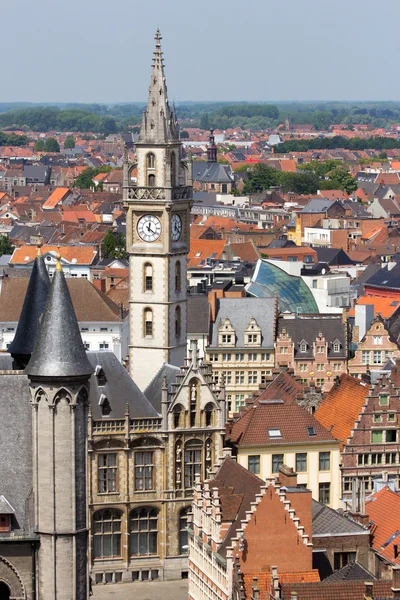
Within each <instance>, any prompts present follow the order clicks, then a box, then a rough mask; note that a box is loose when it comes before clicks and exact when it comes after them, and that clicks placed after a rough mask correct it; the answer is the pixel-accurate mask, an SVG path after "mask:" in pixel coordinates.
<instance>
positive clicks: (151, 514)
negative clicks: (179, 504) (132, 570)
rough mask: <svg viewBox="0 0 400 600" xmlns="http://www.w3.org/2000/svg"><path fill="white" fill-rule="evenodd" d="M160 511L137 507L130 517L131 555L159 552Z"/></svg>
mask: <svg viewBox="0 0 400 600" xmlns="http://www.w3.org/2000/svg"><path fill="white" fill-rule="evenodd" d="M157 528H158V511H157V510H156V509H155V508H147V507H143V508H136V509H135V510H133V511H132V512H131V514H130V519H129V532H130V536H129V551H130V554H131V556H149V555H151V554H157V531H158V529H157Z"/></svg>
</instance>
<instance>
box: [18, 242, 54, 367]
mask: <svg viewBox="0 0 400 600" xmlns="http://www.w3.org/2000/svg"><path fill="white" fill-rule="evenodd" d="M49 288H50V278H49V274H48V272H47V269H46V265H45V264H44V260H43V256H42V255H41V254H40V250H39V252H38V255H37V256H36V258H35V262H34V263H33V268H32V273H31V277H30V279H29V284H28V289H27V291H26V296H25V300H24V304H23V307H22V311H21V315H20V318H19V322H18V327H17V331H16V333H15V337H14V339H13V341H12V342H11V344H10V346H9V352H10V353H11V354H12V355H13V356H14V357H15V356H30V355H31V354H32V352H33V348H34V346H35V342H36V337H37V332H38V326H39V319H40V316H41V314H42V313H43V310H44V307H45V304H46V300H47V295H48V293H49Z"/></svg>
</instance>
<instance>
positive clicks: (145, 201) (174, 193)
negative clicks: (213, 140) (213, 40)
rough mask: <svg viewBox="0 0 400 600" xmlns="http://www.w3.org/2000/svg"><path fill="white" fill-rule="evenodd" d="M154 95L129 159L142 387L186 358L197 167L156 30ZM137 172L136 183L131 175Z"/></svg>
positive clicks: (133, 336) (133, 308)
mask: <svg viewBox="0 0 400 600" xmlns="http://www.w3.org/2000/svg"><path fill="white" fill-rule="evenodd" d="M155 42H156V43H155V51H154V56H153V65H152V71H151V80H150V87H149V97H148V103H147V107H146V109H145V111H144V113H143V119H142V125H141V128H140V135H139V140H138V142H137V143H136V160H137V165H131V164H129V163H128V158H127V153H126V154H125V159H124V180H123V194H124V207H125V210H126V244H127V251H128V253H129V270H130V278H129V280H130V284H129V310H130V315H129V316H130V340H129V369H130V374H131V376H132V378H133V380H134V381H135V382H136V384H137V385H138V386H139V388H140V389H141V390H144V389H145V388H146V386H147V385H148V384H149V383H150V381H151V380H152V379H153V377H154V376H155V375H156V373H157V372H158V371H159V369H160V368H161V366H162V365H163V363H165V362H167V363H170V364H173V365H175V366H178V367H180V366H182V365H183V364H184V359H185V355H186V293H187V292H186V285H187V283H186V281H187V280H186V262H187V254H188V252H189V243H190V233H189V225H190V208H191V205H192V180H191V177H192V165H191V164H190V161H186V162H185V161H183V160H182V144H181V142H180V139H179V128H178V123H177V120H176V115H175V108H174V107H172V109H171V108H170V106H169V102H168V95H167V85H166V79H165V75H164V62H163V53H162V51H161V35H160V32H159V30H157V33H156V36H155ZM134 166H136V167H137V179H136V183H135V184H133V183H132V178H131V174H130V173H131V170H132V168H133V167H134Z"/></svg>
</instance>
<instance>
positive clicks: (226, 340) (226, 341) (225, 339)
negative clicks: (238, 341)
mask: <svg viewBox="0 0 400 600" xmlns="http://www.w3.org/2000/svg"><path fill="white" fill-rule="evenodd" d="M222 343H223V344H231V343H232V335H231V334H230V333H223V334H222Z"/></svg>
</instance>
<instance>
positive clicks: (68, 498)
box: [31, 378, 88, 600]
mask: <svg viewBox="0 0 400 600" xmlns="http://www.w3.org/2000/svg"><path fill="white" fill-rule="evenodd" d="M45 379H46V380H47V381H46V380H45ZM86 379H87V378H86ZM62 383H63V384H61V382H57V383H56V384H55V381H54V380H50V378H42V380H41V381H36V380H35V378H33V380H32V381H31V396H32V409H33V439H34V460H33V464H34V495H35V521H36V530H37V532H38V533H39V534H40V549H39V552H38V572H39V578H38V596H39V598H40V600H85V599H86V598H87V597H88V590H87V511H86V443H87V441H86V440H87V416H88V401H87V398H88V393H87V387H86V383H87V382H86V381H85V380H82V379H81V380H80V381H79V382H75V383H73V384H71V383H70V382H68V381H67V380H65V381H64V382H62Z"/></svg>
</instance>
